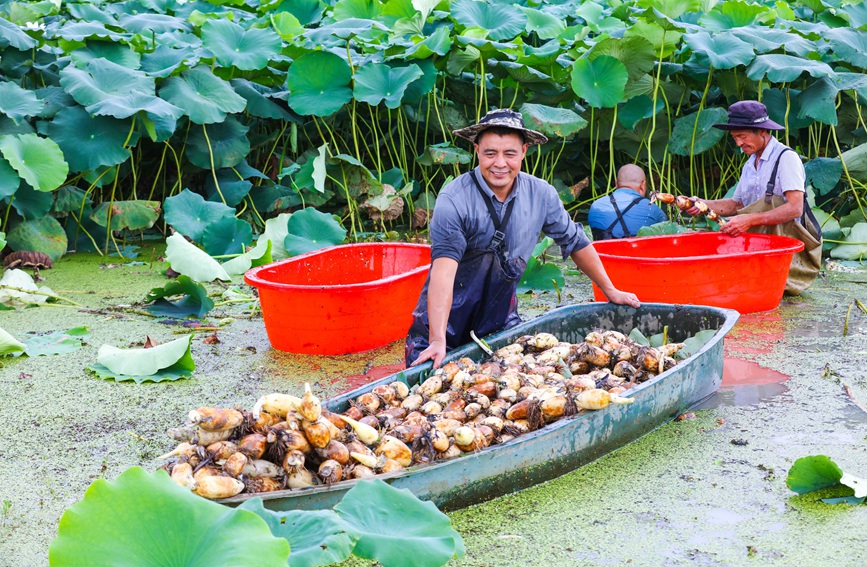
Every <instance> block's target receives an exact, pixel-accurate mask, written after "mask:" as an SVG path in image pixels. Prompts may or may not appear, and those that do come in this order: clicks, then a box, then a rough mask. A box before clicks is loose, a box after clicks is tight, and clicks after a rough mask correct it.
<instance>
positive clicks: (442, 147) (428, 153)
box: [415, 142, 473, 166]
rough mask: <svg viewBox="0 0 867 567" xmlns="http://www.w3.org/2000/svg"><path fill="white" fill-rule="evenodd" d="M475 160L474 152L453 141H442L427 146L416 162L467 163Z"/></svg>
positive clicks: (423, 163) (429, 164)
mask: <svg viewBox="0 0 867 567" xmlns="http://www.w3.org/2000/svg"><path fill="white" fill-rule="evenodd" d="M472 160H473V154H471V153H470V152H468V151H467V150H465V149H463V148H459V147H457V146H455V145H452V143H451V142H442V143H440V144H434V145H432V146H428V147H426V148H425V150H424V153H422V154H421V155H420V156H419V157H417V158H416V159H415V161H416V163H418V164H419V165H424V166H432V165H451V164H462V165H466V164H468V163H470V162H471V161H472Z"/></svg>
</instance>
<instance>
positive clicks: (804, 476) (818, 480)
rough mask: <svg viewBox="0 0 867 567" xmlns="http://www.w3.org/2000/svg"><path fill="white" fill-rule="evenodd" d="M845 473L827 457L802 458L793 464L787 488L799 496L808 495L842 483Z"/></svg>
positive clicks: (787, 479)
mask: <svg viewBox="0 0 867 567" xmlns="http://www.w3.org/2000/svg"><path fill="white" fill-rule="evenodd" d="M842 477H843V471H842V470H840V467H838V466H837V464H836V463H835V462H834V461H832V460H831V459H829V458H828V457H826V456H825V455H814V456H810V457H801V458H800V459H798V460H797V461H795V462H794V463H793V464H792V468H790V469H789V474H788V476H787V477H786V486H788V487H789V490H793V491H795V492H797V493H798V494H806V493H808V492H813V491H815V490H821V489H823V488H828V487H830V486H835V485H837V484H839V483H840V479H841V478H842Z"/></svg>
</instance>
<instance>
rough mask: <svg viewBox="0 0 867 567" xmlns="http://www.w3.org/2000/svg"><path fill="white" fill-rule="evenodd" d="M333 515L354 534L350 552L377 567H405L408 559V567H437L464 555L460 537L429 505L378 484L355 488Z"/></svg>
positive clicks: (403, 491) (364, 483)
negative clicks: (354, 532) (351, 529)
mask: <svg viewBox="0 0 867 567" xmlns="http://www.w3.org/2000/svg"><path fill="white" fill-rule="evenodd" d="M372 503H376V504H372ZM334 511H335V512H337V513H338V514H340V516H341V517H342V518H343V520H345V521H346V523H347V524H349V525H350V526H352V528H353V529H355V530H357V532H358V534H359V539H358V542H357V543H356V544H355V549H354V550H353V552H352V553H353V554H354V555H357V556H358V557H363V558H366V559H375V560H377V561H378V562H379V563H380V564H382V566H383V567H401V566H405V565H407V558H408V557H412V565H413V567H438V566H440V565H445V564H446V563H447V562H448V561H449V559H451V558H453V557H454V558H457V559H460V558H461V557H463V556H464V555H465V554H466V549H465V548H464V541H463V539H462V538H461V535H460V534H459V533H458V532H456V531H455V530H454V529H453V528H452V525H451V520H450V519H449V517H448V516H446V515H445V514H443V513H442V512H440V511H439V510H438V509H437V507H436V506H435V505H434V504H433V503H432V502H422V501H421V500H419V499H418V498H416V497H415V496H414V495H413V494H412V492H410V491H409V490H407V489H405V488H404V489H397V488H393V487H391V486H389V485H388V484H386V483H385V482H383V481H381V480H379V479H373V480H364V481H361V482H359V483H358V484H356V485H355V486H354V487H352V489H351V490H350V491H349V492H347V493H346V496H344V497H343V500H341V501H340V503H338V504H337V505H336V506H335V507H334Z"/></svg>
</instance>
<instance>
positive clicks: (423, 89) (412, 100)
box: [393, 59, 437, 104]
mask: <svg viewBox="0 0 867 567" xmlns="http://www.w3.org/2000/svg"><path fill="white" fill-rule="evenodd" d="M393 65H394V67H403V66H407V67H408V66H410V65H415V66H417V67H418V68H419V69H421V71H422V75H421V76H420V77H419V78H418V79H416V80H414V81H412V82H411V83H410V84H409V86H407V87H406V92H404V94H403V101H404V103H406V104H418V102H419V101H420V100H421V99H422V98H423V97H424V96H425V95H427V94H428V93H429V92H431V91H432V90H433V88H434V87H435V86H436V81H437V68H436V65H435V64H434V62H433V61H432V60H431V59H424V60H415V62H414V63H410V62H409V61H403V62H395V63H393Z"/></svg>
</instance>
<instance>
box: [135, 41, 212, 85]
mask: <svg viewBox="0 0 867 567" xmlns="http://www.w3.org/2000/svg"><path fill="white" fill-rule="evenodd" d="M198 60H199V56H198V55H197V53H196V51H195V50H194V49H193V48H192V47H180V48H171V47H169V46H167V45H158V46H157V48H156V49H155V50H154V51H151V52H149V53H145V54H144V55H142V59H141V69H142V71H145V72H146V73H147V74H148V75H150V76H151V77H159V78H165V77H168V76H169V75H171V74H172V73H174V72H175V71H176V70H177V69H178V68H179V67H180V66H181V65H183V64H186V65H187V66H189V67H193V66H195V64H196V63H197V62H198Z"/></svg>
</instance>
